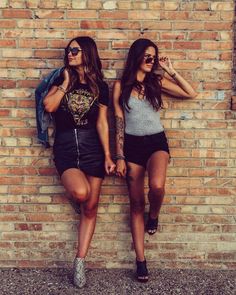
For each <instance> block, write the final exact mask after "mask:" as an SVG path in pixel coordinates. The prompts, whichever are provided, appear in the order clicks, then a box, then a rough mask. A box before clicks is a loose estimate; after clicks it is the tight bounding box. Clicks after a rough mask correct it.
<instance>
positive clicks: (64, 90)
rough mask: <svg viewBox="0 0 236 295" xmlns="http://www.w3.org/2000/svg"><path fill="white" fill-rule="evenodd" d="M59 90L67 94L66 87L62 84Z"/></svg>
mask: <svg viewBox="0 0 236 295" xmlns="http://www.w3.org/2000/svg"><path fill="white" fill-rule="evenodd" d="M57 89H58V90H61V91H62V92H63V93H64V94H66V89H65V88H64V87H63V86H62V85H59V86H58V87H57Z"/></svg>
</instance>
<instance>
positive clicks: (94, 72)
mask: <svg viewBox="0 0 236 295" xmlns="http://www.w3.org/2000/svg"><path fill="white" fill-rule="evenodd" d="M73 41H76V42H77V43H78V44H79V46H80V47H81V49H82V62H83V66H84V75H85V80H86V82H87V83H88V85H89V87H90V89H91V91H92V93H93V94H94V96H95V97H98V96H99V87H98V84H101V83H102V82H103V74H102V63H101V60H100V57H99V55H98V50H97V45H96V43H95V41H94V40H93V39H92V38H91V37H88V36H81V37H75V38H73V39H72V40H71V41H70V42H69V43H68V45H67V47H66V48H65V50H66V51H67V49H68V48H69V47H70V44H71V43H72V42H73ZM64 65H65V67H66V68H67V69H68V71H69V75H70V85H69V89H71V88H73V86H74V85H75V83H76V81H78V74H77V72H76V70H75V68H74V67H72V66H70V65H69V60H68V55H67V54H65V57H64Z"/></svg>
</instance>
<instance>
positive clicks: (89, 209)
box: [84, 203, 98, 218]
mask: <svg viewBox="0 0 236 295" xmlns="http://www.w3.org/2000/svg"><path fill="white" fill-rule="evenodd" d="M97 211H98V203H93V204H89V205H87V204H86V205H85V206H84V215H85V216H86V217H87V218H95V217H96V215H97Z"/></svg>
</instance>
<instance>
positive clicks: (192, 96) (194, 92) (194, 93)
mask: <svg viewBox="0 0 236 295" xmlns="http://www.w3.org/2000/svg"><path fill="white" fill-rule="evenodd" d="M197 96H198V93H197V92H196V91H193V93H191V97H190V98H195V97H197Z"/></svg>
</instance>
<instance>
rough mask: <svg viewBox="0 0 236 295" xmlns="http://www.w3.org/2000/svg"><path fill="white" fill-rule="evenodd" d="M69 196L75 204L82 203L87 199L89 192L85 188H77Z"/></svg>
mask: <svg viewBox="0 0 236 295" xmlns="http://www.w3.org/2000/svg"><path fill="white" fill-rule="evenodd" d="M70 194H71V195H72V197H73V198H74V199H75V200H76V201H77V202H79V203H83V202H85V201H87V199H88V197H89V190H88V189H87V188H86V187H78V188H75V189H73V190H72V191H71V192H70Z"/></svg>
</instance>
